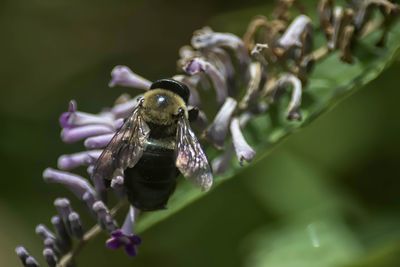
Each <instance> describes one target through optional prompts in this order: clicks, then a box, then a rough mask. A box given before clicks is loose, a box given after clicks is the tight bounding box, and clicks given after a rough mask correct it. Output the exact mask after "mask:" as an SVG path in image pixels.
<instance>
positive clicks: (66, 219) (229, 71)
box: [16, 0, 399, 266]
mask: <svg viewBox="0 0 400 267" xmlns="http://www.w3.org/2000/svg"><path fill="white" fill-rule="evenodd" d="M295 3H297V2H296V1H293V0H281V1H279V2H278V6H277V8H276V10H275V11H274V13H273V15H272V17H271V18H266V17H263V16H257V17H256V18H255V19H254V20H253V21H252V22H251V23H250V24H249V27H248V30H247V32H246V33H245V35H244V37H243V38H240V37H238V36H236V35H234V34H231V33H220V32H215V31H213V30H212V29H211V28H209V27H205V28H203V29H200V30H198V31H195V32H194V34H193V37H192V39H191V43H190V45H187V46H184V47H182V48H181V49H180V53H179V54H180V59H179V60H178V63H177V64H178V68H179V69H180V73H179V74H177V75H175V76H174V77H173V79H175V80H177V81H180V82H183V83H184V84H186V85H187V86H188V88H189V90H190V98H189V105H190V106H196V107H199V108H200V111H199V116H198V119H197V121H195V122H194V124H196V128H197V129H198V130H199V131H200V132H201V133H202V137H204V139H205V140H207V141H208V142H209V143H210V144H211V145H212V146H214V147H215V148H216V149H218V150H221V151H222V152H221V153H220V155H219V156H218V157H216V158H214V159H213V161H212V168H213V172H214V173H217V174H218V173H223V172H224V171H225V170H226V169H227V168H228V166H229V164H230V162H231V160H232V157H234V155H236V157H237V159H238V161H239V162H240V163H241V164H243V163H244V162H249V161H251V160H252V159H253V158H254V156H255V150H254V149H253V148H252V147H251V146H250V145H249V144H248V143H247V141H246V139H245V136H244V134H243V132H242V129H243V128H244V127H246V125H247V123H248V122H249V121H251V120H252V119H253V118H254V117H255V116H258V115H260V114H264V113H266V112H267V111H268V108H269V107H270V106H271V105H273V104H274V103H276V102H277V101H278V100H279V98H280V97H282V95H284V93H285V92H287V91H288V90H289V89H290V90H291V95H290V102H289V104H288V107H287V111H286V117H287V119H288V120H290V121H296V120H301V119H302V114H301V98H302V92H303V90H304V88H305V87H306V86H307V78H308V76H309V74H310V72H311V71H312V69H313V65H314V63H315V61H317V60H319V59H320V58H322V57H323V56H325V55H326V54H328V53H329V52H331V51H334V50H339V51H340V58H341V59H342V60H343V61H344V62H347V63H351V62H352V60H353V56H352V54H351V51H352V50H351V49H352V48H353V47H354V44H355V42H356V41H357V39H359V38H360V37H361V36H363V35H364V34H366V33H367V32H368V31H371V26H370V25H371V23H370V22H371V21H372V19H371V16H370V15H371V13H372V12H373V11H374V10H380V11H381V12H382V13H383V14H384V20H383V26H384V33H383V35H382V38H381V39H380V41H379V43H378V44H379V45H382V44H383V42H384V39H385V36H386V33H387V31H388V29H389V26H390V25H391V23H392V21H393V19H394V17H395V15H397V14H398V13H399V7H398V5H395V4H393V3H391V2H389V1H386V0H366V1H361V0H353V1H350V4H349V5H348V6H347V7H339V6H335V5H334V1H333V0H321V1H320V4H319V7H318V12H319V17H320V26H321V29H322V30H323V32H324V34H325V36H326V39H327V45H326V46H324V47H322V48H320V49H317V50H314V48H313V34H314V33H313V28H314V27H313V24H312V20H311V19H310V18H309V17H308V16H307V15H305V14H301V15H298V16H297V17H295V18H294V19H291V12H290V10H291V9H292V8H293V7H292V6H294V5H295ZM295 6H296V7H297V8H299V9H300V11H301V13H303V8H302V7H301V5H300V4H299V3H297V5H295ZM368 29H369V30H368ZM111 76H112V79H111V81H110V83H109V86H110V87H113V86H124V87H132V88H138V89H143V90H147V89H148V88H149V87H150V85H151V82H150V81H148V80H146V79H145V78H143V77H141V76H139V75H137V74H135V73H134V72H132V70H131V69H129V68H128V67H126V66H117V67H115V68H114V69H113V70H112V72H111ZM208 89H213V90H214V91H215V106H216V107H217V108H218V111H217V112H216V113H215V114H214V115H213V118H212V120H209V119H208V118H207V115H206V114H208V116H210V112H208V111H206V110H202V109H201V108H202V107H203V103H202V102H203V101H204V100H205V99H204V98H203V99H202V97H201V96H202V95H203V94H204V93H203V91H204V90H208ZM139 98H140V95H139V96H136V97H134V98H130V97H128V96H126V95H122V96H121V97H119V98H118V99H117V100H116V101H115V104H114V105H113V106H112V107H111V108H107V109H103V110H102V111H101V112H100V113H98V114H89V113H85V112H82V111H79V110H78V108H77V104H76V102H75V101H71V102H70V103H69V108H68V110H67V112H65V113H63V114H62V115H61V117H60V125H61V128H62V131H61V139H62V140H63V141H64V142H66V143H74V142H78V141H83V144H84V147H85V150H84V151H82V152H78V153H74V154H70V155H62V156H60V157H59V159H58V169H52V168H48V169H46V170H45V171H44V173H43V177H44V180H45V181H46V182H49V183H58V184H62V185H64V186H65V187H67V188H68V189H69V190H70V191H71V192H72V193H73V194H74V195H75V196H76V197H77V198H78V199H79V200H81V201H82V202H83V203H84V204H85V205H86V206H87V208H88V211H89V213H90V214H92V215H93V217H94V218H95V220H96V221H97V224H96V226H95V227H94V228H91V229H90V230H88V231H85V229H84V226H83V225H82V222H81V220H80V216H79V214H78V213H76V212H75V211H74V210H73V208H72V207H71V204H70V201H69V200H68V199H66V198H59V199H57V200H56V201H55V202H54V206H55V208H56V210H57V215H55V216H54V217H53V218H52V219H51V223H52V225H53V230H50V229H49V228H47V227H46V226H45V225H38V226H37V228H36V232H37V234H38V235H39V236H40V237H41V238H42V239H43V243H44V250H43V256H44V258H45V259H46V262H47V264H48V265H49V266H71V265H72V263H73V260H74V256H75V255H76V253H77V251H78V250H79V249H76V248H77V247H78V248H80V246H82V244H83V243H84V242H86V241H88V240H90V238H91V237H92V236H93V235H95V234H96V233H97V232H98V231H99V229H100V228H101V229H102V230H104V231H106V232H108V233H109V235H110V238H109V240H107V242H106V246H107V247H108V248H110V249H117V248H124V249H125V251H126V253H127V254H128V255H130V256H134V255H136V248H137V246H138V245H139V244H140V243H141V240H140V238H139V237H138V236H137V235H135V234H134V232H133V229H134V223H135V220H136V218H137V216H138V214H139V210H138V209H136V208H134V207H132V206H130V207H129V212H128V214H127V215H126V218H125V221H124V223H123V225H122V227H119V226H118V223H117V222H116V220H115V219H114V217H113V215H114V213H115V211H116V209H110V208H108V207H107V205H106V204H107V190H106V187H105V185H104V181H98V180H96V178H95V177H92V175H91V173H92V171H93V168H94V164H95V162H96V160H97V158H98V157H99V156H100V154H101V153H102V151H103V149H104V148H105V147H106V146H107V144H108V143H109V142H110V140H111V138H112V137H113V136H114V134H115V133H116V132H117V131H118V129H119V128H120V127H121V125H122V123H123V121H124V119H125V118H126V117H127V116H129V115H130V114H131V113H132V111H133V109H134V108H135V107H136V106H137V105H138V99H139ZM82 166H86V168H87V176H88V177H89V178H88V179H87V178H85V177H82V176H80V175H77V174H74V173H72V172H71V171H72V170H73V169H75V168H77V167H82ZM121 175H123V174H121ZM121 175H120V176H116V177H115V178H113V180H112V181H111V183H110V187H111V188H112V191H113V192H114V193H115V195H116V196H117V198H118V199H120V203H124V199H125V189H124V177H123V176H121ZM117 208H118V206H117ZM74 240H75V241H74ZM76 240H77V241H76ZM76 242H78V243H77V244H76ZM16 253H17V254H18V256H19V257H20V259H21V261H22V263H23V265H24V266H39V264H38V263H37V261H36V260H35V259H34V258H33V257H32V256H31V255H29V253H28V252H27V250H26V249H25V248H23V247H18V248H17V249H16Z"/></svg>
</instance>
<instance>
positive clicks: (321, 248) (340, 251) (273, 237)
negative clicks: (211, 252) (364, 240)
mask: <svg viewBox="0 0 400 267" xmlns="http://www.w3.org/2000/svg"><path fill="white" fill-rule="evenodd" d="M246 247H247V248H248V250H249V251H250V256H249V258H248V259H247V262H246V266H250V267H262V266H274V267H320V266H323V267H331V266H332V267H334V266H342V265H343V264H347V263H350V262H352V261H354V260H355V259H358V258H359V257H360V256H361V255H362V247H361V246H360V244H359V243H358V241H357V240H356V238H355V237H354V236H353V235H352V233H351V231H350V230H349V229H348V228H347V227H346V225H345V224H343V223H342V222H340V221H334V220H332V219H331V218H328V219H326V220H319V221H313V222H311V223H303V224H302V223H301V222H294V223H293V224H292V225H289V226H286V227H283V228H281V229H270V228H267V229H262V230H258V231H256V232H255V233H254V234H253V235H252V237H251V238H249V241H247V243H246Z"/></svg>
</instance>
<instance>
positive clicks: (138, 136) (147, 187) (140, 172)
mask: <svg viewBox="0 0 400 267" xmlns="http://www.w3.org/2000/svg"><path fill="white" fill-rule="evenodd" d="M188 99H189V89H188V88H187V87H186V85H184V84H183V83H180V82H178V81H175V80H172V79H162V80H158V81H156V82H154V83H153V84H152V85H151V87H150V89H149V91H147V92H146V93H145V94H144V95H143V98H142V99H140V100H139V104H138V105H137V107H136V108H135V109H134V110H133V112H132V114H131V115H130V116H129V117H128V118H127V119H126V120H125V122H124V124H123V125H122V127H121V128H120V129H119V131H118V132H117V133H116V134H115V135H114V137H113V138H112V139H111V141H110V143H109V144H108V145H107V147H106V148H105V149H104V151H103V153H102V154H101V155H100V157H99V159H98V160H97V162H96V165H95V168H94V171H93V174H92V175H93V176H94V177H96V178H101V179H100V180H103V181H104V182H105V183H106V184H108V185H109V184H110V181H111V180H112V179H113V178H114V177H117V176H122V177H124V187H125V189H126V192H127V195H128V199H129V202H130V203H131V204H132V205H133V206H134V207H136V208H138V209H140V210H144V211H151V210H158V209H164V208H165V206H166V203H167V201H168V199H169V197H170V196H171V194H172V193H173V192H174V190H175V187H176V183H177V177H178V175H179V174H180V173H181V174H182V175H183V176H184V177H185V178H187V179H189V180H191V181H192V182H194V183H195V184H196V185H198V186H200V187H201V188H202V189H203V190H208V189H209V188H210V187H211V185H212V182H213V176H212V171H211V168H210V165H209V163H208V160H207V157H206V155H205V153H204V151H203V150H202V148H201V146H200V143H199V141H198V139H197V137H196V135H195V134H194V132H193V131H192V129H191V128H190V124H189V121H192V120H194V119H195V118H196V117H197V114H198V112H196V109H188V107H187V102H188Z"/></svg>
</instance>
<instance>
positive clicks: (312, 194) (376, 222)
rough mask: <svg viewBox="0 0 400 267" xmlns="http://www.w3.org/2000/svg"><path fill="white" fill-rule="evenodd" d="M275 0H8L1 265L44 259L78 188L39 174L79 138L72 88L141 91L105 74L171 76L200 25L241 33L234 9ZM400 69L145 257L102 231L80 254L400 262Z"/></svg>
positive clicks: (212, 260) (243, 178)
mask: <svg viewBox="0 0 400 267" xmlns="http://www.w3.org/2000/svg"><path fill="white" fill-rule="evenodd" d="M270 2H271V1H270ZM270 2H268V1H265V0H264V1H259V0H251V1H246V2H245V1H239V0H234V1H229V4H228V3H227V2H226V1H222V0H218V1H216V0H213V1H211V0H207V1H196V2H188V1H182V0H179V1H168V2H167V1H160V0H152V1H128V0H114V1H93V0H89V1H77V0H69V1H66V0H56V1H54V0H30V1H25V0H2V1H1V2H0V32H1V33H2V37H1V40H2V41H1V42H0V51H1V52H0V53H1V64H0V74H1V79H0V83H1V89H0V99H1V105H0V120H1V128H0V129H1V130H0V162H1V168H2V178H1V180H0V185H1V186H0V266H19V262H18V259H17V257H16V256H15V254H14V248H15V246H17V245H19V244H24V245H26V246H27V248H28V250H29V251H30V252H32V254H34V255H35V256H36V257H37V258H40V260H41V257H40V255H41V251H42V244H41V240H40V239H39V237H37V236H36V235H35V234H34V228H35V226H36V225H37V224H38V223H49V219H50V217H51V216H52V215H53V214H54V213H55V210H54V208H53V206H52V202H53V200H54V199H55V198H56V197H58V196H66V197H71V194H69V192H67V191H66V190H64V189H63V188H61V187H59V186H56V185H47V184H45V183H44V182H43V181H42V179H41V173H42V171H43V169H44V168H46V167H48V166H53V167H54V166H56V159H57V157H58V156H59V155H60V154H64V153H70V152H74V151H78V149H79V148H80V145H73V146H71V145H65V144H63V143H62V142H61V141H60V140H59V130H60V129H59V126H58V116H59V114H60V113H61V112H63V111H65V110H66V108H67V103H68V101H69V100H70V99H76V100H77V101H78V105H79V107H80V108H81V109H83V110H85V111H90V112H97V111H98V110H99V109H100V108H101V107H104V106H109V105H111V104H112V103H113V101H114V99H115V98H116V97H117V96H118V95H120V94H121V93H123V92H128V93H131V94H132V95H134V94H136V93H137V91H134V90H132V91H131V89H128V90H125V89H121V88H112V89H110V88H108V87H107V83H108V81H109V78H110V76H109V73H110V70H111V69H112V68H113V66H115V65H117V64H124V65H128V66H130V67H131V68H132V69H133V70H135V71H136V72H137V73H139V74H141V75H143V76H144V77H147V78H149V79H150V80H154V79H157V78H159V77H167V76H170V75H172V74H174V73H175V72H176V64H175V61H176V59H177V57H178V55H177V53H178V52H177V51H178V49H179V47H180V46H182V45H184V44H187V43H188V42H189V40H190V36H191V34H192V32H193V31H194V30H196V29H198V28H200V27H202V26H204V25H211V26H214V28H215V29H216V30H224V29H227V28H229V29H232V28H233V27H237V32H238V33H242V32H241V31H242V29H243V27H245V26H246V25H236V24H235V21H234V20H224V19H223V18H224V14H227V13H233V14H234V16H241V14H243V16H248V18H249V19H250V18H251V17H252V16H253V15H257V13H255V12H256V11H257V7H258V6H260V5H263V7H265V5H269V4H271V3H270ZM248 8H251V9H250V10H251V12H249V11H247V10H248ZM234 16H233V17H234ZM229 17H232V16H229ZM399 73H400V61H399V60H398V61H397V63H395V64H394V65H393V66H392V67H391V68H390V69H388V70H387V71H386V72H384V73H383V74H382V76H381V77H379V78H378V79H377V80H375V81H374V82H372V83H371V84H370V85H369V86H368V87H366V88H364V89H363V90H360V91H359V92H358V93H356V94H354V95H352V96H351V97H350V98H348V99H346V100H345V101H344V102H343V103H341V104H339V105H337V106H336V107H335V109H333V110H332V111H330V112H329V113H327V114H325V115H324V116H322V117H320V118H319V119H318V120H317V121H316V122H315V123H313V124H312V125H311V126H309V127H307V128H306V129H304V130H302V131H301V132H299V133H297V134H295V135H293V136H291V137H290V138H289V139H288V140H287V141H286V142H285V143H284V144H282V145H280V146H279V147H278V148H277V149H275V150H274V151H273V152H272V153H271V154H270V155H269V156H268V157H267V158H265V159H264V160H262V161H260V162H258V163H257V164H254V165H253V166H252V167H250V168H247V169H246V170H245V171H244V172H243V173H241V175H240V176H239V177H237V178H236V179H232V180H230V181H229V182H226V183H224V184H223V185H222V186H220V187H218V188H216V189H215V190H212V191H211V192H210V193H209V194H208V195H207V196H206V197H204V198H202V199H201V200H200V201H197V202H195V203H194V204H192V205H189V206H188V207H187V208H185V209H184V210H183V211H181V212H179V213H178V214H176V215H175V216H173V217H172V218H170V219H168V220H166V221H164V222H162V223H160V224H158V225H157V226H155V227H153V228H151V229H150V230H148V231H147V232H145V233H144V234H143V236H142V238H143V240H144V243H143V245H142V246H141V247H140V253H139V256H138V257H137V258H134V259H130V258H128V257H126V256H125V255H124V253H123V252H122V251H117V252H113V251H108V250H107V249H105V248H104V242H103V241H104V239H105V236H101V237H99V238H98V239H97V240H96V241H95V242H92V243H91V244H90V245H88V246H87V248H86V249H85V250H84V251H83V253H82V254H81V255H80V256H79V258H78V262H79V263H80V265H79V266H99V267H100V266H111V265H113V266H263V267H264V266H268V267H303V266H304V267H310V266H311V267H313V266H316V267H325V266H326V267H330V266H348V267H350V266H354V267H359V266H360V267H361V266H368V267H369V266H371V267H372V266H374V267H377V266H378V267H381V266H382V267H383V266H394V267H395V266H400V209H399V208H400V198H399V188H400V180H399V177H400V175H399V174H400V171H399V168H398V166H399V164H398V161H399V149H400V141H399V136H400V119H399V116H398V114H399V111H398V99H400V90H399V88H398V87H399V77H398V75H399ZM73 203H74V207H75V208H77V209H78V210H79V209H80V208H79V206H81V205H79V203H76V202H73ZM87 223H88V224H91V222H89V221H87Z"/></svg>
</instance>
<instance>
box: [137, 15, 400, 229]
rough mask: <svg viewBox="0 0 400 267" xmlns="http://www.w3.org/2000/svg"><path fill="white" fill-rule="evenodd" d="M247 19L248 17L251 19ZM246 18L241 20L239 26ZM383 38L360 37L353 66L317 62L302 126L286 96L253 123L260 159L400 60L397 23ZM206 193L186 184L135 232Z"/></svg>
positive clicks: (334, 59) (334, 60) (249, 133)
mask: <svg viewBox="0 0 400 267" xmlns="http://www.w3.org/2000/svg"><path fill="white" fill-rule="evenodd" d="M253 10H254V9H253ZM245 14H247V13H245ZM252 14H254V15H255V14H257V13H252ZM245 17H246V18H247V15H246V16H245ZM243 19H244V18H243V17H241V19H239V20H236V22H238V21H241V20H243ZM219 20H221V18H219ZM314 21H315V20H314ZM243 23H244V22H243ZM236 24H238V23H236ZM240 25H246V24H245V23H244V24H240ZM215 30H224V29H215ZM316 35H317V36H316V39H317V40H321V39H322V37H321V36H322V34H321V33H320V32H318V31H317V32H316ZM379 36H380V32H379V31H375V32H373V33H372V34H370V35H368V36H367V37H365V38H362V40H361V41H360V43H359V44H357V47H356V49H355V51H356V57H357V59H356V60H355V63H354V64H352V65H348V64H345V63H343V62H341V61H340V60H339V58H338V55H337V53H333V54H331V55H329V56H328V57H327V58H325V59H324V60H322V61H320V62H318V63H317V64H316V66H315V70H314V72H313V74H312V75H311V77H310V80H309V84H308V86H307V87H306V88H305V91H304V95H303V104H302V108H301V112H302V115H303V120H302V121H301V122H288V121H287V120H286V118H285V109H286V107H287V103H288V101H289V100H288V99H287V98H282V101H281V102H279V103H278V104H277V105H276V106H273V107H272V108H271V109H270V111H269V113H268V114H266V115H263V116H260V117H257V118H255V119H254V120H252V121H251V123H250V124H249V125H248V126H247V129H246V130H245V135H246V138H247V139H248V141H249V142H250V143H251V145H252V146H253V147H254V148H255V149H256V151H257V157H256V159H255V160H256V161H258V160H260V159H262V158H263V157H265V156H266V155H267V154H268V153H270V152H271V150H272V149H273V148H274V147H275V146H276V145H277V144H279V143H280V142H282V141H283V140H284V139H285V138H286V137H288V136H290V135H291V134H292V133H294V132H296V131H298V130H300V129H301V128H303V127H305V126H307V125H308V124H309V123H311V122H312V121H314V120H315V119H316V118H317V117H319V116H320V115H321V114H323V113H324V112H326V111H328V110H329V109H331V108H333V107H334V106H335V105H336V104H337V103H339V102H340V101H341V100H343V99H344V98H345V97H347V96H349V95H350V94H352V93H354V92H356V91H357V90H358V89H360V88H362V87H363V86H364V85H366V84H367V83H369V82H371V81H372V80H374V79H375V78H376V77H378V76H379V74H380V73H382V71H383V70H385V69H386V68H387V67H388V66H390V65H391V63H392V62H394V61H396V60H397V59H398V55H399V53H400V27H398V24H396V25H395V26H394V27H393V28H392V30H391V32H390V34H389V36H388V41H387V44H386V47H385V48H377V47H375V45H374V44H375V42H376V40H377V39H378V38H379ZM250 166H251V164H250ZM241 170H243V168H241V167H239V165H238V164H237V163H233V164H232V167H231V168H230V169H229V171H228V172H227V173H225V174H224V175H223V176H217V177H215V185H214V188H215V187H216V186H218V185H220V184H222V183H223V182H225V181H227V180H229V179H231V178H233V177H235V176H236V174H237V173H238V172H240V171H241ZM206 195H207V194H206V193H203V192H201V191H200V190H199V189H198V188H195V187H194V186H192V184H190V183H188V182H186V181H182V182H181V184H179V186H178V188H177V190H176V192H175V193H174V195H173V196H172V197H171V199H170V201H169V204H168V209H166V210H162V211H157V212H152V213H147V214H144V215H143V216H142V217H141V219H140V220H139V222H138V224H137V228H136V229H137V231H138V232H142V231H144V230H146V229H148V228H150V227H151V226H153V225H155V224H156V223H158V222H160V221H162V220H164V219H166V218H168V217H170V216H172V215H173V214H174V213H176V212H178V211H179V210H181V209H183V208H184V207H186V206H188V205H189V204H190V203H192V202H193V201H195V200H197V199H199V198H201V197H203V196H206Z"/></svg>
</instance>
